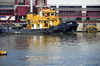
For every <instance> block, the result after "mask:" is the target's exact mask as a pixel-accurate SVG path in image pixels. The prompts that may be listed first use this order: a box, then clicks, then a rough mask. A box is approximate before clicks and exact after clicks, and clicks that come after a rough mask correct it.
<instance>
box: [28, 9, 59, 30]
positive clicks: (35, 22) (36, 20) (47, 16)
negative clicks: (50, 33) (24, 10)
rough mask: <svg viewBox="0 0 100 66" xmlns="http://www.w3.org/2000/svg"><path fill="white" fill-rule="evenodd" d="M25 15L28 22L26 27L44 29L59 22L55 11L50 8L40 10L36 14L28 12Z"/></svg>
mask: <svg viewBox="0 0 100 66" xmlns="http://www.w3.org/2000/svg"><path fill="white" fill-rule="evenodd" d="M26 16H27V17H26V20H27V23H28V25H27V27H26V29H44V28H49V27H50V26H56V25H59V24H60V20H59V17H58V16H57V15H56V11H55V10H51V9H44V10H41V11H40V12H39V13H38V14H37V15H35V14H32V13H29V14H27V15H26Z"/></svg>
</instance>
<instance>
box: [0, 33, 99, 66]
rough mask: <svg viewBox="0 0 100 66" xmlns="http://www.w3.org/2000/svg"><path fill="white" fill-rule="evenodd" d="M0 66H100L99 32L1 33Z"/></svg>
mask: <svg viewBox="0 0 100 66" xmlns="http://www.w3.org/2000/svg"><path fill="white" fill-rule="evenodd" d="M1 49H5V50H6V51H7V52H8V55H7V56H0V66H100V33H68V34H63V35H60V34H57V35H32V34H27V35H19V34H9V35H8V34H0V50H1Z"/></svg>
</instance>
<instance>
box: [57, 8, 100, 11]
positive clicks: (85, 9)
mask: <svg viewBox="0 0 100 66" xmlns="http://www.w3.org/2000/svg"><path fill="white" fill-rule="evenodd" d="M55 10H57V11H100V8H55Z"/></svg>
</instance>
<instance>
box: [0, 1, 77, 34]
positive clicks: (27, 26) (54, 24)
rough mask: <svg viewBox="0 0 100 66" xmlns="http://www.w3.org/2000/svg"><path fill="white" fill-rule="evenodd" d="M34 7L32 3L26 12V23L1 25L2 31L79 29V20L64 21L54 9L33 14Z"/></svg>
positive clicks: (69, 30) (62, 31)
mask: <svg viewBox="0 0 100 66" xmlns="http://www.w3.org/2000/svg"><path fill="white" fill-rule="evenodd" d="M30 2H31V0H30ZM32 8H33V7H32V5H30V9H31V10H30V12H29V13H27V14H26V18H25V19H24V20H25V22H24V23H11V24H7V25H6V26H0V32H1V33H33V34H34V33H36V34H37V33H43V34H51V33H67V32H75V31H76V30H77V27H78V24H77V22H75V21H68V22H62V21H61V20H60V18H59V16H58V15H57V14H56V10H54V9H51V8H48V9H41V11H40V12H39V13H38V14H37V15H35V14H33V11H32V10H33V9H32Z"/></svg>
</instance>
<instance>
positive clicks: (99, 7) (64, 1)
mask: <svg viewBox="0 0 100 66" xmlns="http://www.w3.org/2000/svg"><path fill="white" fill-rule="evenodd" d="M47 5H49V6H51V7H53V8H56V9H57V10H58V14H59V16H60V17H63V18H66V19H67V20H81V21H85V20H93V19H99V18H100V0H47Z"/></svg>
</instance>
